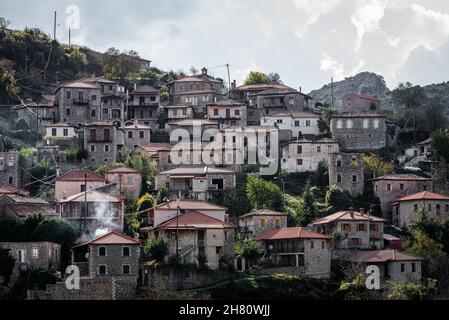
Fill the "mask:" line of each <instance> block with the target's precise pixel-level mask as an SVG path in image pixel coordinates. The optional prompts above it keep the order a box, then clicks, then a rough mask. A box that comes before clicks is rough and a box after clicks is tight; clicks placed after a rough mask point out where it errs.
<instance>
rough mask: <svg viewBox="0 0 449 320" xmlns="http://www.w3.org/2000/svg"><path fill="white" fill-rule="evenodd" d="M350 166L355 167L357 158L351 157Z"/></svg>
mask: <svg viewBox="0 0 449 320" xmlns="http://www.w3.org/2000/svg"><path fill="white" fill-rule="evenodd" d="M351 165H352V166H353V167H357V156H353V157H352V160H351Z"/></svg>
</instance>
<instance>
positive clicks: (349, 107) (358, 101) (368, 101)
mask: <svg viewBox="0 0 449 320" xmlns="http://www.w3.org/2000/svg"><path fill="white" fill-rule="evenodd" d="M380 109H381V101H380V100H379V99H378V98H376V97H372V96H367V95H364V94H360V93H354V94H351V95H349V96H348V97H346V98H345V99H344V100H343V109H342V110H343V112H352V113H357V112H358V113H366V112H379V111H380Z"/></svg>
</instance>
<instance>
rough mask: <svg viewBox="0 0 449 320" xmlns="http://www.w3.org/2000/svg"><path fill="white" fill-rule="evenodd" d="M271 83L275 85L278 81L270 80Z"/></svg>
mask: <svg viewBox="0 0 449 320" xmlns="http://www.w3.org/2000/svg"><path fill="white" fill-rule="evenodd" d="M271 84H272V85H275V86H276V85H279V82H278V81H276V80H271Z"/></svg>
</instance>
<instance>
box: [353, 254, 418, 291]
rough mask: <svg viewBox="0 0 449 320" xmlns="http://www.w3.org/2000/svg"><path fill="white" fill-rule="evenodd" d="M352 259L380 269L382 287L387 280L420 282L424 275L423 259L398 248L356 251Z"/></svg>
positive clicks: (385, 284)
mask: <svg viewBox="0 0 449 320" xmlns="http://www.w3.org/2000/svg"><path fill="white" fill-rule="evenodd" d="M349 260H350V261H352V262H354V263H362V264H365V265H367V266H369V265H374V266H378V267H379V269H380V284H381V287H386V286H387V285H388V283H387V282H390V281H391V282H395V283H398V282H418V283H419V282H420V281H421V277H422V271H421V262H422V259H421V258H419V257H415V256H412V255H409V254H407V253H405V252H401V251H398V250H376V251H356V252H354V253H353V254H352V256H350V259H349Z"/></svg>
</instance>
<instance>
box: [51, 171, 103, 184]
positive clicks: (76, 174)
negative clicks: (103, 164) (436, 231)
mask: <svg viewBox="0 0 449 320" xmlns="http://www.w3.org/2000/svg"><path fill="white" fill-rule="evenodd" d="M86 174H87V181H89V182H91V181H95V182H105V181H106V179H105V178H104V177H103V176H101V175H99V174H96V173H95V172H92V171H89V170H73V171H70V172H67V173H65V174H63V175H61V176H60V177H59V178H58V179H56V181H85V175H86Z"/></svg>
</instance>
